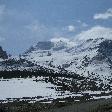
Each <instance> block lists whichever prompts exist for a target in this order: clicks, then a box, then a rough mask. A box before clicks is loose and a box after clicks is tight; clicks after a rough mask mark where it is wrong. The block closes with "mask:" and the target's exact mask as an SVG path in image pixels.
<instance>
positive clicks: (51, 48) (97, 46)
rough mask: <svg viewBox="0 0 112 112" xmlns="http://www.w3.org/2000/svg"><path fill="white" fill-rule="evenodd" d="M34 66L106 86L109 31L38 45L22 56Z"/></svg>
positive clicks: (111, 61) (111, 46) (111, 70)
mask: <svg viewBox="0 0 112 112" xmlns="http://www.w3.org/2000/svg"><path fill="white" fill-rule="evenodd" d="M21 58H22V59H25V60H28V61H30V62H31V63H33V64H35V65H40V66H43V67H46V68H49V69H53V70H54V71H59V70H60V68H63V69H65V70H67V71H72V72H74V73H76V74H79V75H81V76H86V77H91V78H98V79H101V80H103V81H104V82H110V80H111V78H112V30H111V29H107V28H102V27H95V28H92V29H90V30H88V31H85V32H82V33H81V34H79V35H77V36H76V37H75V39H74V40H68V39H65V38H58V39H56V38H55V39H52V40H51V41H45V42H38V43H37V44H36V45H35V46H32V47H30V48H29V49H28V50H27V51H26V52H25V53H24V54H23V55H22V56H21Z"/></svg>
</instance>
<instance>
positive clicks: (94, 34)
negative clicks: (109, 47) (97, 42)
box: [76, 26, 112, 40]
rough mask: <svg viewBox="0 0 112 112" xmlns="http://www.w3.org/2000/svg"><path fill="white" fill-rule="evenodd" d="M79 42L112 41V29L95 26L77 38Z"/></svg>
mask: <svg viewBox="0 0 112 112" xmlns="http://www.w3.org/2000/svg"><path fill="white" fill-rule="evenodd" d="M76 38H77V39H79V40H87V39H96V38H105V39H112V28H106V27H101V26H95V27H92V28H91V29H89V30H87V31H83V32H81V33H80V34H78V35H77V36H76Z"/></svg>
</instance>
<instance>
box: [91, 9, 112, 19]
mask: <svg viewBox="0 0 112 112" xmlns="http://www.w3.org/2000/svg"><path fill="white" fill-rule="evenodd" d="M93 18H94V19H103V20H106V19H109V18H112V8H110V9H108V10H107V11H106V12H105V13H99V14H95V15H94V17H93Z"/></svg>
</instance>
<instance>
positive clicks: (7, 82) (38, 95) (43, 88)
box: [0, 77, 112, 102]
mask: <svg viewBox="0 0 112 112" xmlns="http://www.w3.org/2000/svg"><path fill="white" fill-rule="evenodd" d="M57 87H58V86H56V85H53V84H51V83H50V82H48V83H46V82H45V81H43V80H42V77H41V78H40V77H39V78H26V79H22V78H20V79H16V78H14V79H0V101H3V100H4V101H5V102H7V101H8V100H9V99H10V101H13V100H14V99H16V98H20V100H30V102H32V101H42V100H45V99H46V100H47V102H49V101H52V100H53V99H57V98H66V97H69V96H70V97H81V96H83V95H84V94H85V93H88V94H90V95H91V94H95V95H99V94H101V91H83V92H80V93H72V92H70V91H56V88H57ZM108 92H109V91H108ZM108 92H106V93H108ZM111 97H112V96H111V95H109V96H100V97H99V96H93V98H94V99H101V98H111ZM25 98H26V99H25ZM93 98H92V99H93ZM76 101H78V100H76Z"/></svg>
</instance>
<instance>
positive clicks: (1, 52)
mask: <svg viewBox="0 0 112 112" xmlns="http://www.w3.org/2000/svg"><path fill="white" fill-rule="evenodd" d="M0 58H2V59H7V58H8V55H7V53H6V51H4V50H3V49H2V47H1V46H0Z"/></svg>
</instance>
